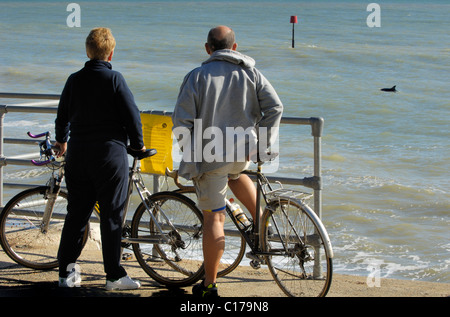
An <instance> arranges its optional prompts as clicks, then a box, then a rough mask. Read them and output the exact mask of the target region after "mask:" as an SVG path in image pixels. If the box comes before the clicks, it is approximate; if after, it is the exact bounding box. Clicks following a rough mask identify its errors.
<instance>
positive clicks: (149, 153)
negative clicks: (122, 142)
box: [127, 147, 157, 160]
mask: <svg viewBox="0 0 450 317" xmlns="http://www.w3.org/2000/svg"><path fill="white" fill-rule="evenodd" d="M127 153H128V154H130V155H131V156H132V157H134V158H137V159H138V160H142V159H145V158H147V157H150V156H153V155H155V154H156V153H157V152H156V149H146V150H145V151H144V152H142V151H140V150H133V149H132V148H130V147H127Z"/></svg>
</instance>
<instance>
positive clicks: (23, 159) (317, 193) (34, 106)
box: [0, 93, 324, 217]
mask: <svg viewBox="0 0 450 317" xmlns="http://www.w3.org/2000/svg"><path fill="white" fill-rule="evenodd" d="M59 97H60V96H59V95H53V94H19V93H0V99H1V98H12V99H33V100H36V99H45V100H48V101H45V102H31V103H21V104H0V206H2V207H3V206H4V204H3V188H4V187H8V188H27V187H35V186H36V185H29V184H18V183H5V182H4V180H3V168H4V167H5V166H6V165H30V166H31V162H30V157H36V154H35V153H30V154H24V155H18V156H10V157H5V156H4V152H3V145H4V144H29V145H36V142H37V141H36V140H28V139H16V138H5V137H4V131H3V129H4V126H3V121H4V118H5V115H6V114H7V113H10V112H25V113H53V114H56V112H57V105H58V100H59ZM142 113H151V114H157V115H164V116H171V115H172V113H171V112H166V111H154V110H153V111H142ZM281 123H282V124H295V125H309V126H311V132H312V136H313V143H314V171H313V176H312V177H305V178H291V177H280V176H268V177H267V178H268V179H269V180H270V181H280V182H281V183H282V184H290V185H301V186H304V187H307V188H311V189H313V196H314V211H315V212H316V213H317V215H318V216H319V217H322V175H321V157H322V153H321V151H322V149H321V147H322V144H321V137H322V131H323V124H324V121H323V119H322V118H320V117H311V118H299V117H283V118H282V120H281ZM27 158H28V159H27ZM159 177H160V175H156V174H154V175H153V190H154V191H158V190H159Z"/></svg>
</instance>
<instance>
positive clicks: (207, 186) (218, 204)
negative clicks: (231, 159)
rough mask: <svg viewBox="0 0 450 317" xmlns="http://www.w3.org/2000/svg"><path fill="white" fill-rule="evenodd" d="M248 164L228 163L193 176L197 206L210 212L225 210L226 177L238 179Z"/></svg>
mask: <svg viewBox="0 0 450 317" xmlns="http://www.w3.org/2000/svg"><path fill="white" fill-rule="evenodd" d="M249 165H250V162H235V163H230V164H228V165H225V166H223V167H221V168H219V169H216V170H214V171H210V172H206V173H203V174H202V175H200V176H199V177H196V178H194V179H193V183H194V186H195V190H196V192H197V199H198V207H199V208H200V209H201V210H207V211H212V212H218V211H222V210H225V199H226V196H227V189H228V179H233V180H234V179H238V178H239V176H240V173H241V172H242V171H244V170H246V169H248V167H249Z"/></svg>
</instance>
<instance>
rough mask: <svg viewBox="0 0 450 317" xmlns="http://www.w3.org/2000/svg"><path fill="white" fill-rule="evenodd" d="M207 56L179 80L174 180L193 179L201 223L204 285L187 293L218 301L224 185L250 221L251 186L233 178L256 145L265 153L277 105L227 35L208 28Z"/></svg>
mask: <svg viewBox="0 0 450 317" xmlns="http://www.w3.org/2000/svg"><path fill="white" fill-rule="evenodd" d="M205 49H206V52H207V53H208V54H209V55H210V58H209V59H208V60H206V61H205V62H204V63H203V64H202V65H201V66H200V67H198V68H196V69H194V70H192V71H191V72H190V73H188V74H187V75H186V77H185V78H184V81H183V83H182V85H181V88H180V93H179V96H178V100H177V103H176V106H175V109H174V113H173V116H172V120H173V123H174V129H173V131H174V134H175V135H176V136H177V138H178V140H179V143H180V147H181V148H182V150H183V159H182V161H181V163H180V167H179V173H180V175H181V176H183V177H185V178H187V179H192V180H193V182H194V185H195V187H196V192H197V197H198V206H199V208H200V209H202V210H203V216H204V226H203V255H204V265H205V280H204V281H202V282H201V283H200V284H199V285H196V286H194V288H193V293H194V295H200V296H217V294H218V293H217V285H216V276H217V270H218V265H219V262H220V258H221V256H222V254H223V250H224V246H225V236H224V230H223V226H224V220H225V198H226V191H227V183H228V181H229V180H230V182H229V184H230V188H231V189H232V190H233V192H234V193H235V194H236V196H237V198H238V199H239V200H241V202H243V204H244V205H245V206H246V207H247V209H249V211H250V212H251V213H252V215H253V219H255V209H256V208H255V206H256V190H255V186H254V185H253V183H252V182H251V180H250V179H249V178H248V177H247V176H246V175H240V176H239V174H240V173H241V172H242V171H243V170H245V169H246V168H247V167H248V166H249V161H248V159H249V157H252V156H255V144H256V142H257V141H258V142H259V145H257V146H256V147H258V146H259V147H261V144H266V145H267V147H264V148H259V149H257V150H259V151H260V152H265V151H266V150H267V148H270V146H271V144H272V142H273V139H274V138H276V136H277V133H274V134H272V129H271V128H274V127H275V128H277V127H278V126H279V123H280V120H281V115H282V111H283V105H282V103H281V101H280V99H279V98H278V95H277V94H276V92H275V90H274V89H273V87H272V86H271V84H270V83H269V82H268V80H267V79H266V78H265V77H264V76H263V75H262V74H261V73H260V72H259V71H258V70H257V69H256V68H255V67H254V66H255V61H254V60H253V59H252V58H251V57H248V56H246V55H243V54H241V53H239V52H237V51H236V49H237V44H236V42H235V35H234V32H233V30H232V29H230V28H229V27H227V26H218V27H215V28H213V29H211V30H210V32H209V34H208V40H207V43H206V44H205ZM256 127H257V128H258V129H259V130H260V133H261V130H264V131H265V132H266V133H264V135H262V134H260V135H259V139H257V138H256V135H257V129H256ZM227 128H228V129H227ZM230 128H231V129H230ZM239 129H240V130H239ZM230 131H231V132H235V133H236V131H247V132H248V133H246V136H244V138H241V137H235V136H232V137H230ZM263 139H264V140H263ZM263 141H264V142H263ZM255 161H256V159H255Z"/></svg>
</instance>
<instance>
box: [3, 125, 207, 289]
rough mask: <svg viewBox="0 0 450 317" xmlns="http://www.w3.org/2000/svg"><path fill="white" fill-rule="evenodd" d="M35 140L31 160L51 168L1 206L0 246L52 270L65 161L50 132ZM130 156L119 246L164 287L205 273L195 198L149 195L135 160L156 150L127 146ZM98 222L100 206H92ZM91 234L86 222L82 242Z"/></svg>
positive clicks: (15, 256) (60, 219)
mask: <svg viewBox="0 0 450 317" xmlns="http://www.w3.org/2000/svg"><path fill="white" fill-rule="evenodd" d="M28 135H29V136H30V137H32V138H40V137H44V136H45V140H43V141H42V142H40V143H39V147H40V153H41V159H40V160H38V161H36V160H32V163H33V164H34V165H36V166H48V167H49V168H50V169H51V170H52V175H51V177H50V179H49V182H48V183H47V185H45V186H38V187H36V188H31V189H28V190H24V191H23V192H20V193H18V194H17V195H15V196H14V197H13V198H11V200H10V201H9V202H8V203H7V204H6V205H5V207H4V208H3V210H2V212H1V214H0V242H1V245H2V248H3V250H4V251H5V252H6V253H7V255H8V256H9V257H10V258H11V259H13V260H14V261H15V262H17V263H19V264H21V265H23V266H25V267H29V268H33V269H43V270H45V269H52V268H55V267H57V266H58V260H57V257H56V256H57V250H58V247H59V241H60V236H61V231H62V227H63V224H64V219H65V215H66V214H67V209H66V207H67V192H66V190H64V189H62V188H61V184H62V182H63V178H64V160H60V161H58V160H57V159H56V158H55V149H54V148H53V146H52V144H51V142H50V133H49V132H45V133H41V134H38V135H33V134H31V133H29V132H28ZM128 154H130V155H131V156H132V157H133V163H132V166H131V167H130V173H129V181H128V196H127V203H126V210H125V211H124V214H125V216H124V225H123V238H122V247H123V248H130V246H131V247H132V249H133V252H134V254H135V257H136V259H137V261H138V263H139V265H140V266H141V267H142V268H143V270H144V271H145V272H146V273H147V274H148V275H149V276H151V277H152V278H153V279H155V280H156V281H158V282H159V283H161V284H164V285H167V286H186V285H191V284H193V283H195V282H196V281H198V280H199V279H200V278H201V277H202V275H203V272H204V270H203V261H201V260H198V256H196V255H197V254H199V253H201V250H202V246H201V233H202V224H203V216H202V214H201V212H200V211H199V210H198V209H197V208H196V206H195V203H194V202H193V201H192V200H190V199H189V198H188V197H185V196H183V195H181V194H178V193H172V192H161V193H155V194H151V193H150V191H149V190H148V189H147V188H146V187H145V184H144V181H143V178H142V175H141V174H140V168H139V166H138V162H139V161H140V160H142V159H144V158H147V157H150V156H153V155H154V154H156V150H154V149H148V150H146V151H145V152H141V151H133V150H131V149H128ZM133 188H136V190H137V193H138V194H139V198H140V200H141V202H140V203H139V205H138V207H137V208H136V211H135V213H134V215H133V217H132V220H131V222H130V221H129V220H127V216H126V215H127V213H128V209H129V203H130V197H131V195H132V192H133ZM93 214H94V215H95V216H96V217H94V218H91V222H92V221H96V219H97V221H98V219H99V217H100V214H101V206H98V205H96V206H95V207H94V210H93ZM88 235H89V225H88V226H87V229H86V231H85V234H84V236H83V245H84V244H85V243H86V241H87V239H88Z"/></svg>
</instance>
